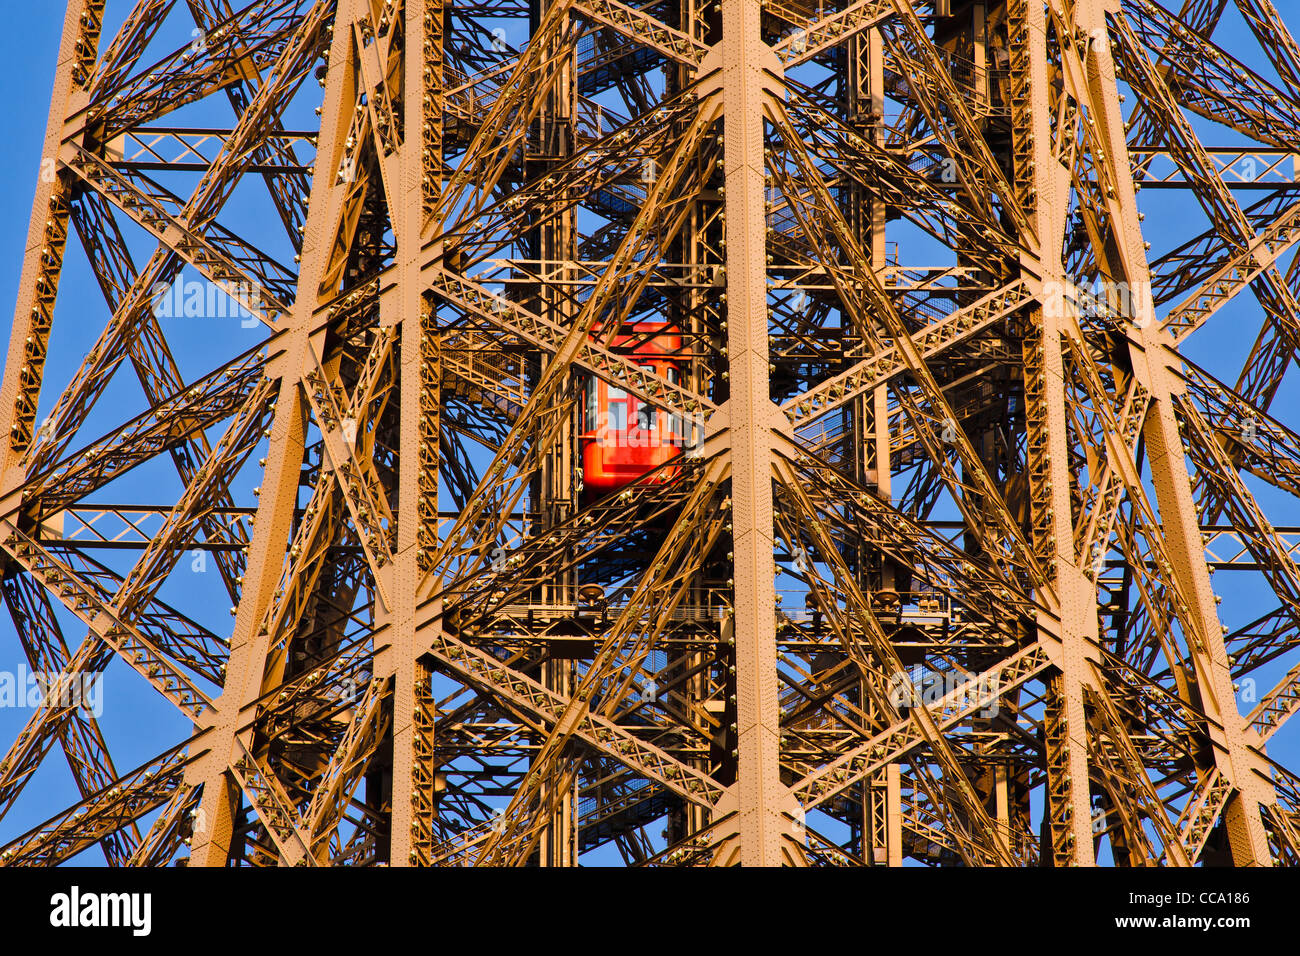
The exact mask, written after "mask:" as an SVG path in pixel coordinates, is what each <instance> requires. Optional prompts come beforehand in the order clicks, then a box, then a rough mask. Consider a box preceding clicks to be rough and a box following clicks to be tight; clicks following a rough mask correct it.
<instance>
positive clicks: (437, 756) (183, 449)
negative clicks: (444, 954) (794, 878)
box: [0, 0, 1300, 866]
mask: <svg viewBox="0 0 1300 956" xmlns="http://www.w3.org/2000/svg"><path fill="white" fill-rule="evenodd" d="M1166 2H1168V0H1166ZM112 7H113V9H110V10H106V9H105V0H70V2H69V3H68V10H67V15H66V21H65V27H64V34H63V40H62V47H61V49H60V53H59V60H58V70H57V75H56V79H55V85H54V92H53V97H52V108H51V112H50V121H49V126H48V131H47V135H46V147H45V152H44V156H45V157H46V162H45V163H43V165H42V176H41V177H40V182H39V183H38V185H37V191H36V199H35V205H34V209H33V213H32V219H31V228H30V233H29V241H28V245H27V256H26V260H25V262H24V264H23V270H22V276H21V285H20V289H19V293H18V301H17V308H16V312H15V318H14V324H13V330H12V338H11V343H10V347H9V352H8V359H7V364H6V367H5V373H4V380H3V391H2V392H0V423H2V425H3V432H4V436H5V437H4V441H3V451H2V452H0V455H2V456H3V469H2V470H0V481H3V487H0V503H2V505H3V507H0V548H2V549H3V597H4V600H5V603H6V605H7V608H8V611H9V613H10V615H11V616H12V619H13V623H14V632H13V633H14V638H13V641H12V643H9V644H7V645H6V647H7V648H8V649H9V650H11V651H13V657H12V659H13V660H14V661H15V662H16V661H19V660H25V664H26V666H27V667H28V668H30V669H31V671H33V672H40V673H42V674H45V675H62V680H63V684H62V685H60V686H63V685H67V686H69V687H74V688H75V687H77V686H84V680H85V678H86V677H87V676H88V675H89V676H94V675H98V674H101V673H103V672H105V671H106V670H107V669H108V668H110V667H113V668H116V669H117V670H119V671H123V670H124V669H125V668H129V669H130V670H131V671H134V672H135V673H134V674H123V676H122V678H121V679H122V681H124V682H125V683H123V684H122V686H128V685H129V686H132V687H134V688H136V691H137V692H138V694H139V695H144V696H152V695H161V697H162V698H164V699H165V706H166V707H168V708H170V709H171V710H172V711H176V712H179V716H178V717H177V718H176V720H174V721H173V722H172V723H171V724H170V725H167V726H166V727H164V726H163V725H164V724H166V722H163V724H160V725H159V728H155V730H158V731H159V732H161V730H164V729H167V727H181V728H184V729H183V730H182V731H180V732H179V733H177V734H175V735H174V736H172V737H171V738H169V739H166V740H160V741H159V743H158V745H157V746H156V747H155V751H158V750H160V751H161V753H159V755H158V756H156V757H154V758H152V759H150V760H148V761H146V762H145V763H144V764H143V765H141V766H139V767H138V768H137V769H134V770H129V771H125V770H123V768H122V767H121V766H119V765H118V762H115V761H114V759H113V758H112V756H111V755H110V747H109V745H108V740H107V737H106V734H105V732H104V730H103V729H101V726H100V722H99V720H98V719H97V716H96V714H95V712H94V711H93V710H91V709H90V708H88V707H85V706H78V703H79V701H78V700H77V699H76V698H75V697H74V696H71V695H66V694H64V695H60V694H54V693H50V694H47V695H46V696H45V698H44V700H43V701H42V703H41V704H40V706H38V707H35V708H34V709H32V710H31V711H30V713H29V714H28V715H27V719H26V722H25V724H24V725H23V726H22V728H21V731H20V732H19V733H18V735H17V737H16V739H15V740H14V742H13V743H12V744H11V745H10V746H9V747H8V749H7V750H6V751H5V753H4V754H3V757H0V820H4V819H8V820H10V821H12V820H13V819H15V816H13V815H11V811H13V812H14V813H17V812H18V810H19V809H20V808H22V807H24V806H30V805H31V804H32V803H33V802H35V803H36V805H39V804H40V803H41V801H42V795H41V794H40V793H37V792H36V791H37V790H39V789H40V784H37V783H33V778H34V776H35V775H36V774H37V772H38V771H39V770H40V769H41V768H42V767H43V766H46V765H47V764H49V763H50V762H53V761H57V762H59V764H60V765H61V764H62V761H63V759H64V757H66V762H67V765H68V767H69V768H70V771H71V776H72V780H73V782H74V783H75V788H76V792H77V793H79V794H80V799H79V800H76V801H75V802H73V803H72V805H70V806H68V807H67V808H66V809H64V810H62V811H61V812H59V813H57V814H56V815H55V816H53V817H51V818H49V819H48V820H46V821H45V822H44V823H41V824H39V825H38V826H35V827H34V828H32V829H30V830H28V831H27V832H23V833H18V832H17V831H18V830H19V829H21V828H19V827H15V826H12V825H10V826H9V828H8V830H6V831H4V832H3V837H2V838H3V841H4V845H3V847H0V862H4V863H8V864H54V863H58V862H61V861H64V860H68V859H71V858H74V857H77V856H78V854H82V853H83V852H90V853H97V852H102V854H103V855H104V857H105V858H106V859H107V861H108V862H109V863H110V864H113V865H144V864H148V865H164V864H175V863H179V862H186V863H188V864H189V865H218V866H219V865H277V864H280V865H361V864H374V863H381V864H393V865H408V864H415V865H501V864H514V865H522V864H537V865H544V866H560V865H572V864H574V863H576V862H578V861H579V859H583V860H584V861H586V860H592V859H608V858H613V857H614V855H615V854H617V855H618V856H621V857H622V859H623V860H624V861H625V862H627V863H629V864H638V865H655V866H658V865H719V864H732V863H742V864H746V865H772V864H793V865H834V866H842V865H900V864H902V863H904V862H905V861H912V862H921V863H927V864H965V865H980V864H1005V865H1048V866H1062V865H1089V864H1094V863H1097V862H1102V863H1105V862H1113V863H1115V864H1118V865H1131V866H1146V865H1170V866H1188V865H1195V864H1197V863H1198V862H1199V863H1225V862H1230V863H1234V864H1238V865H1246V864H1250V865H1260V864H1275V863H1281V864H1295V863H1297V862H1300V776H1297V772H1296V771H1295V770H1293V769H1289V768H1288V766H1287V761H1286V760H1285V759H1284V758H1283V757H1279V753H1282V754H1284V753H1285V750H1284V749H1283V750H1278V747H1279V746H1283V747H1284V745H1285V740H1284V735H1285V733H1286V731H1285V730H1284V726H1285V725H1286V723H1287V721H1288V719H1289V718H1291V717H1292V716H1293V714H1294V713H1295V712H1296V711H1297V710H1298V709H1300V657H1297V651H1298V649H1300V636H1298V635H1300V572H1298V569H1297V564H1296V560H1295V555H1296V552H1297V548H1300V529H1298V528H1296V527H1294V526H1288V524H1287V522H1286V520H1285V518H1286V515H1287V514H1288V510H1287V509H1288V508H1289V507H1291V506H1292V505H1293V504H1294V498H1296V497H1300V434H1297V433H1296V432H1295V431H1293V430H1292V429H1291V427H1290V425H1289V424H1288V422H1287V420H1286V419H1287V417H1288V416H1287V415H1285V414H1284V413H1283V412H1282V408H1283V406H1284V400H1279V395H1281V394H1284V392H1285V388H1286V386H1287V385H1288V382H1287V379H1286V373H1287V372H1288V370H1290V367H1291V364H1292V362H1293V360H1294V359H1295V357H1296V349H1297V347H1300V268H1298V267H1297V263H1298V262H1300V259H1297V258H1296V257H1294V256H1293V255H1292V247H1293V246H1294V245H1295V243H1296V242H1297V241H1300V188H1298V186H1300V183H1298V182H1297V176H1298V175H1300V170H1296V169H1295V168H1294V165H1293V163H1294V156H1295V153H1294V150H1296V148H1297V147H1296V142H1297V138H1300V108H1297V106H1296V104H1297V103H1300V46H1297V44H1296V41H1295V40H1294V39H1293V37H1292V35H1291V33H1290V32H1289V30H1288V27H1287V25H1286V24H1285V23H1284V22H1283V20H1282V17H1281V16H1280V14H1279V9H1278V6H1277V5H1275V3H1274V2H1273V0H1186V2H1185V3H1183V5H1182V7H1181V8H1180V9H1173V8H1172V6H1171V7H1170V8H1168V9H1166V7H1163V6H1161V5H1160V4H1158V3H1156V2H1154V0H946V2H938V0H936V2H914V3H913V2H908V0H856V2H851V3H844V2H843V0H826V2H823V0H818V2H816V3H813V2H812V0H652V2H648V3H645V4H641V5H633V4H631V3H628V2H626V0H528V2H523V0H499V2H494V0H469V2H463V3H462V2H452V0H315V2H313V0H252V2H250V3H247V5H245V6H242V8H236V7H235V6H234V5H233V4H232V3H231V2H229V0H136V2H135V3H134V4H127V3H125V2H123V3H120V4H119V3H114V4H112ZM1229 20H1231V22H1232V24H1233V29H1234V30H1235V31H1236V34H1235V35H1236V36H1237V37H1238V42H1237V43H1236V44H1235V45H1234V52H1235V56H1233V55H1230V54H1229V52H1227V51H1225V50H1224V49H1222V48H1221V45H1220V40H1219V38H1220V37H1221V36H1222V35H1223V34H1224V31H1225V30H1226V29H1227V28H1225V27H1224V26H1223V24H1224V23H1226V22H1228V21H1229ZM108 24H114V25H115V27H116V28H115V30H114V29H113V28H111V27H110V26H108ZM1216 31H1218V32H1216ZM1243 37H1244V38H1245V41H1242V40H1241V38H1243ZM1243 42H1245V43H1246V45H1249V46H1250V48H1249V49H1244V48H1243ZM1248 63H1254V64H1256V65H1257V66H1256V67H1254V68H1252V67H1250V66H1248V65H1246V64H1248ZM313 113H314V116H315V117H318V119H313V118H312V116H313ZM1243 144H1244V145H1243ZM1143 187H1148V188H1151V189H1155V188H1156V187H1159V188H1163V189H1171V190H1178V192H1177V193H1176V195H1178V196H1179V197H1181V199H1182V201H1183V207H1182V209H1181V215H1182V217H1183V219H1182V221H1181V222H1180V223H1178V224H1177V225H1176V226H1171V225H1170V223H1169V222H1165V223H1164V228H1161V229H1153V228H1148V227H1147V226H1145V225H1143V223H1142V220H1143V218H1144V217H1143V215H1142V213H1141V212H1140V211H1139V205H1140V204H1139V202H1138V198H1137V191H1138V190H1139V189H1142V188H1143ZM1148 195H1150V194H1148ZM1159 195H1162V196H1163V195H1169V194H1159ZM1152 225H1154V223H1153V224H1152ZM1144 236H1145V238H1144ZM1149 240H1154V241H1155V242H1156V243H1158V244H1159V245H1160V246H1161V247H1162V248H1155V249H1153V248H1152V242H1151V241H1149ZM1166 247H1167V248H1166ZM78 249H79V250H80V252H77V250H78ZM74 262H75V264H76V268H77V269H82V268H88V274H89V275H90V276H92V277H93V283H92V284H91V286H92V288H93V285H95V284H97V285H98V289H97V290H94V292H95V294H96V295H97V296H98V295H101V294H102V299H103V302H102V304H99V303H96V304H95V305H94V306H92V307H86V306H85V305H84V303H81V302H79V303H78V304H77V305H76V306H75V307H73V306H69V307H67V308H60V309H58V310H56V308H55V302H56V298H57V295H58V292H59V290H60V285H61V278H64V279H65V280H66V281H64V282H63V283H62V284H63V285H64V286H65V287H66V286H67V285H68V282H69V281H72V280H71V279H69V276H68V275H67V273H69V271H70V270H69V265H70V264H72V263H74ZM195 289H197V290H199V291H198V294H197V295H195V296H192V295H191V293H192V292H193V291H194V290H195ZM78 291H84V290H78ZM214 291H215V293H216V295H213V292H214ZM205 293H206V301H205ZM67 294H68V293H67V290H66V288H65V297H66V295H67ZM66 304H67V303H66V301H65V305H66ZM191 305H193V311H191V310H190V308H191ZM218 305H219V306H221V307H222V308H224V307H225V306H227V305H229V306H230V308H231V312H230V316H229V317H227V319H226V320H225V321H226V323H227V326H228V329H229V334H224V333H223V334H221V335H218V336H216V337H215V338H214V339H212V340H210V341H207V342H206V344H205V345H204V346H203V348H202V349H199V350H197V351H196V349H195V347H194V343H193V341H192V339H190V338H188V337H187V335H188V333H187V332H186V329H187V328H188V327H187V326H186V325H185V323H186V322H187V321H190V319H191V317H193V316H198V315H205V316H206V313H207V312H210V311H211V310H212V309H213V308H214V307H216V306H218ZM1256 305H1257V306H1258V308H1257V309H1255V306H1256ZM74 308H75V311H70V310H72V309H74ZM204 310H206V312H205V311H204ZM1252 310H1254V311H1257V312H1258V313H1259V315H1260V316H1261V317H1262V319H1261V320H1260V321H1259V322H1258V329H1259V331H1258V337H1257V340H1256V341H1255V342H1254V344H1253V346H1252V347H1251V348H1250V349H1249V352H1248V353H1247V357H1246V358H1245V361H1244V362H1243V363H1240V364H1239V365H1238V366H1236V367H1233V368H1228V369H1227V370H1226V371H1225V370H1224V368H1222V367H1218V366H1215V367H1213V368H1211V369H1204V368H1202V367H1201V366H1200V365H1198V364H1196V363H1193V362H1192V361H1191V360H1190V358H1189V357H1188V356H1187V354H1185V352H1186V350H1188V349H1190V348H1191V347H1192V346H1193V345H1194V344H1195V343H1196V342H1197V341H1198V340H1200V341H1204V340H1207V339H1209V338H1212V337H1213V336H1214V335H1216V334H1219V335H1221V336H1222V335H1223V333H1222V331H1217V332H1216V330H1221V329H1222V327H1223V326H1224V324H1225V323H1226V322H1228V321H1235V322H1236V323H1237V326H1238V327H1250V328H1252V329H1253V328H1254V327H1255V325H1251V324H1249V323H1250V319H1249V318H1248V317H1249V316H1250V315H1252V314H1254V312H1253V311H1252ZM222 314H223V315H225V313H224V312H223V313H222ZM56 315H57V321H56ZM1243 316H1246V318H1243ZM195 321H197V319H195ZM203 321H214V320H212V319H211V317H210V316H207V317H205V318H203ZM664 323H666V324H667V327H670V328H672V329H674V330H675V331H676V333H679V334H680V337H681V351H680V354H677V355H676V356H675V357H674V361H675V362H676V363H677V366H678V371H679V372H680V374H677V375H673V376H668V375H666V374H664V373H663V372H662V371H660V370H657V368H656V367H651V366H646V365H645V364H644V363H643V362H641V361H639V360H638V355H639V353H638V349H637V346H636V345H635V344H634V343H633V344H629V342H630V341H631V340H633V339H636V337H637V336H638V335H640V334H641V332H639V331H638V330H643V329H645V328H662V327H664ZM249 326H255V327H256V330H257V331H256V332H253V331H249V330H248V327H249ZM65 327H66V328H68V329H70V330H71V331H73V332H76V331H78V330H80V331H82V332H86V334H84V335H82V336H81V337H82V338H85V339H86V340H87V341H88V343H89V348H88V350H87V351H86V353H85V356H84V358H83V359H82V360H81V361H80V362H77V361H75V360H74V361H68V360H67V358H66V356H65V357H64V359H59V358H58V355H59V348H60V343H64V344H66V343H68V342H71V341H73V340H75V339H76V337H77V336H76V335H72V336H71V337H66V336H65V337H64V338H60V333H61V330H62V329H63V328H65ZM86 330H89V331H86ZM241 336H242V338H241ZM78 351H79V349H78ZM1197 354H1203V353H1197ZM47 358H48V361H47ZM73 359H75V356H73ZM1202 364H1205V363H1202ZM1210 364H1211V365H1213V363H1210ZM64 368H72V369H73V371H72V372H71V374H69V375H67V376H66V377H65V376H60V375H56V370H58V369H64ZM1216 376H1217V377H1216ZM56 378H57V379H58V380H55V379H56ZM592 380H603V381H604V382H606V383H608V385H609V386H611V387H615V388H617V389H620V390H622V392H623V393H625V394H627V395H630V396H633V397H635V398H636V399H637V400H638V401H640V402H642V403H645V404H647V405H650V406H654V407H657V408H659V409H661V410H662V411H663V412H665V413H667V414H668V415H671V416H673V419H672V420H673V421H674V422H676V423H678V424H680V425H681V426H682V428H681V429H680V430H679V431H680V434H681V435H683V436H685V435H689V436H690V438H689V440H686V439H685V438H684V439H683V442H682V444H683V445H685V452H684V453H683V454H681V455H678V456H677V457H675V458H672V459H670V460H669V462H668V464H666V465H662V466H660V468H659V470H658V471H657V472H656V473H655V474H654V475H652V476H651V477H650V479H649V480H646V481H642V482H638V483H634V484H630V485H627V486H626V487H623V488H622V489H621V490H616V491H613V492H610V493H608V494H601V493H595V492H593V489H592V488H590V487H586V486H585V485H584V477H585V472H584V464H583V462H584V458H583V456H582V452H581V447H582V446H581V443H582V442H583V441H585V439H584V438H582V436H581V434H580V432H581V430H582V428H583V425H582V424H581V423H582V422H583V421H586V420H587V419H585V418H584V417H583V402H584V398H583V396H584V389H585V388H586V386H587V383H588V382H590V381H592ZM1229 382H1231V383H1232V384H1228V383H1229ZM254 486H256V487H254ZM172 487H175V488H177V489H179V490H178V491H177V492H176V494H174V495H173V494H170V493H169V492H168V491H167V489H169V488H172ZM173 497H174V498H175V499H176V500H175V501H174V502H173V501H171V500H170V499H171V498H173ZM1270 514H1271V515H1272V517H1270ZM1215 572H1219V578H1218V579H1217V582H1218V588H1217V590H1218V593H1217V594H1216V588H1215V587H1212V577H1211V575H1212V574H1213V573H1215ZM1234 575H1236V576H1238V577H1236V578H1233V576H1234ZM1225 578H1228V579H1230V580H1229V584H1228V585H1227V586H1224V579H1225ZM1238 582H1244V583H1238ZM1261 601H1263V602H1264V603H1261ZM227 606H228V607H229V612H230V615H232V617H225V616H224V615H225V611H226V608H227ZM223 620H224V623H223ZM19 652H21V656H19ZM6 659H9V658H6ZM74 680H75V681H79V682H81V683H74ZM146 684H147V685H149V686H148V687H146V686H145V685H146ZM1243 688H1244V689H1243ZM1251 689H1254V690H1255V692H1254V693H1250V692H1249V691H1250V690H1251ZM128 696H129V695H128ZM80 703H83V704H84V700H83V701H80ZM151 703H152V702H151ZM106 704H107V706H110V707H120V708H127V707H131V706H133V705H132V703H131V701H130V700H129V699H127V698H125V697H123V696H122V695H121V694H120V693H119V694H118V696H116V697H114V698H113V699H112V700H109V701H107V702H106ZM146 729H147V728H140V734H141V735H142V737H147V734H146ZM108 736H111V735H108ZM136 743H137V745H138V741H136ZM60 751H61V752H62V755H63V756H62V757H61V756H60ZM132 762H135V761H132ZM601 848H604V850H603V853H604V854H605V855H604V856H600V855H592V856H588V854H596V851H598V850H601Z"/></svg>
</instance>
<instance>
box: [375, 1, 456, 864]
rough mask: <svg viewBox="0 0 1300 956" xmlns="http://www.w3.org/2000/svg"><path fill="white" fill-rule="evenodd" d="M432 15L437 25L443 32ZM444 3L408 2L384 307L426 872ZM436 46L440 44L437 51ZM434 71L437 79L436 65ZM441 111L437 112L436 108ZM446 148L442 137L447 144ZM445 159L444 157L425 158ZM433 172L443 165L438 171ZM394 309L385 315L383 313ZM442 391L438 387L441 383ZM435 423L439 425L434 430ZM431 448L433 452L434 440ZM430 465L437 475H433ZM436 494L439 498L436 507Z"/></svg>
mask: <svg viewBox="0 0 1300 956" xmlns="http://www.w3.org/2000/svg"><path fill="white" fill-rule="evenodd" d="M431 18H437V20H438V22H437V24H436V26H435V25H434V24H433V23H431V22H430V21H431ZM441 18H442V4H441V3H439V2H430V3H426V2H425V0H406V10H405V24H404V36H403V43H404V49H403V62H402V71H403V72H402V77H403V79H402V85H403V89H402V100H403V111H402V113H403V118H404V126H405V128H404V129H403V131H402V132H403V135H402V144H401V146H400V147H399V155H398V161H397V168H398V178H399V183H398V189H399V190H400V191H401V192H400V202H398V203H394V204H393V205H392V208H390V210H389V215H390V216H391V218H392V222H393V235H394V238H395V240H396V243H397V253H396V256H395V262H394V265H395V270H394V271H395V272H396V287H395V288H393V289H391V290H389V291H388V292H387V293H386V295H385V297H384V299H383V302H382V304H381V321H382V322H383V323H384V324H385V325H390V324H391V325H400V327H401V333H400V343H401V347H400V358H401V364H400V373H399V377H400V387H401V395H402V404H401V423H400V425H399V429H400V433H401V448H402V450H403V452H407V451H409V450H411V449H419V454H414V455H413V454H404V455H403V456H402V460H401V462H400V463H399V471H398V485H397V488H398V491H397V505H398V506H397V552H396V554H395V555H394V560H393V588H392V592H391V593H392V599H393V609H392V611H393V613H392V617H391V623H390V626H389V629H388V635H389V637H388V641H389V644H390V647H389V649H388V651H386V652H385V654H384V655H383V657H382V658H381V660H380V661H378V662H377V663H376V668H375V671H376V677H379V676H388V675H390V674H391V676H392V677H393V704H392V706H393V730H392V733H393V765H392V817H391V825H390V828H389V864H390V865H392V866H406V865H427V864H428V862H429V855H430V851H431V849H432V832H433V800H434V792H433V791H434V768H433V732H434V726H433V700H432V698H431V691H430V673H429V669H428V667H427V666H425V664H424V663H423V662H422V661H421V660H420V647H419V643H418V641H417V639H416V615H415V605H416V591H417V588H418V586H419V581H420V574H421V567H420V549H421V547H422V546H425V543H426V542H427V541H428V540H429V537H430V535H429V529H428V527H427V525H428V524H429V523H430V522H432V523H433V525H434V527H433V534H434V536H436V533H437V530H436V528H437V525H436V522H437V513H438V504H437V502H438V471H437V468H438V457H437V456H438V448H437V438H438V433H437V417H436V414H435V417H434V418H433V420H432V422H430V420H429V416H428V415H426V408H428V407H429V406H430V404H431V403H432V404H433V405H434V408H435V409H436V407H437V403H438V402H439V397H438V396H437V395H433V396H430V395H429V394H428V391H429V388H430V384H431V383H430V381H429V380H430V379H432V381H433V382H435V383H436V382H437V378H436V377H435V375H436V369H435V375H430V373H429V368H428V366H429V364H430V359H431V358H433V359H434V361H435V364H436V356H437V352H438V343H437V340H436V332H435V333H434V334H433V335H430V334H429V332H430V330H429V328H428V327H429V325H431V324H432V323H431V322H430V320H429V314H430V306H429V303H428V302H427V301H426V300H425V297H424V296H423V294H422V289H421V285H422V284H421V281H420V264H421V250H420V235H421V232H422V229H423V226H424V221H425V209H426V205H425V203H426V198H427V195H428V191H429V186H430V185H435V187H436V186H440V185H441V182H440V175H439V174H436V173H435V177H434V178H435V179H436V180H437V182H436V184H430V183H429V179H430V176H429V173H430V172H431V170H430V168H429V165H428V164H427V162H426V152H427V151H428V150H429V148H430V144H429V139H430V137H429V135H428V131H427V126H428V124H429V123H433V122H436V123H439V124H440V123H441V117H440V116H433V115H429V114H428V113H427V112H426V111H428V110H429V104H428V102H427V101H426V97H427V96H428V95H429V94H430V92H431V90H433V89H437V90H438V91H439V92H440V91H441V80H442V77H441V72H442V70H441V66H442V56H441V52H442V51H441V46H440V39H441V34H442V22H441ZM431 41H437V42H438V47H437V48H435V49H432V50H431V49H430V48H429V42H431ZM433 66H436V67H437V68H438V69H437V70H436V73H435V72H434V71H432V70H429V69H428V68H429V67H433ZM434 105H437V103H436V102H435V104H434ZM439 141H440V137H439ZM427 158H429V159H436V160H438V163H437V166H440V165H441V162H440V160H441V157H440V156H439V157H427ZM434 168H435V169H436V168H437V167H434ZM385 307H386V308H385ZM435 387H436V386H435ZM430 424H432V425H433V430H432V433H430V428H429V426H430ZM430 442H432V443H433V447H432V448H430V447H429V443H430ZM430 468H432V473H429V469H430ZM430 497H432V501H430V500H429V499H430Z"/></svg>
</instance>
